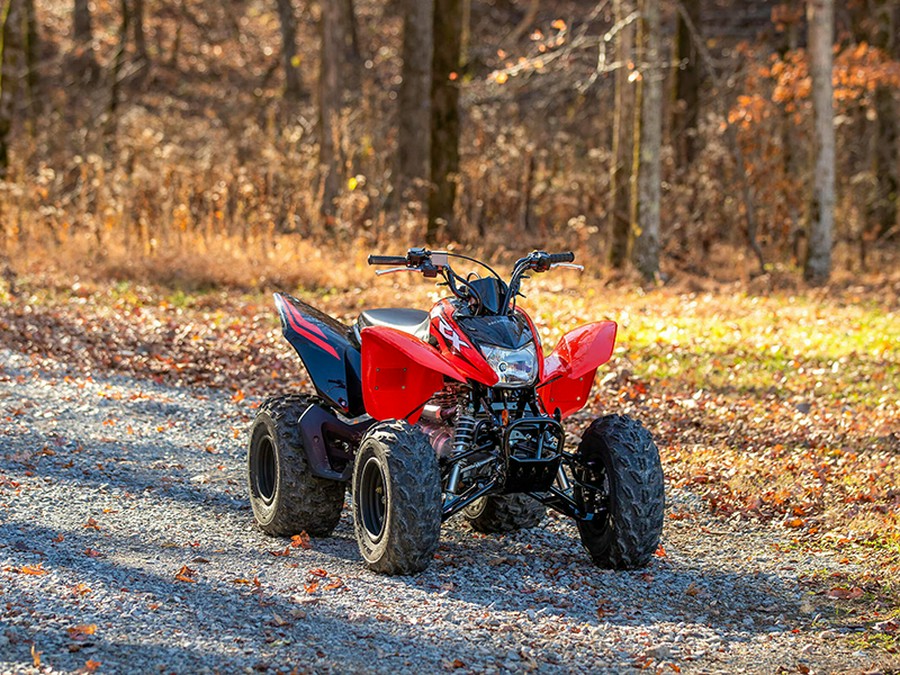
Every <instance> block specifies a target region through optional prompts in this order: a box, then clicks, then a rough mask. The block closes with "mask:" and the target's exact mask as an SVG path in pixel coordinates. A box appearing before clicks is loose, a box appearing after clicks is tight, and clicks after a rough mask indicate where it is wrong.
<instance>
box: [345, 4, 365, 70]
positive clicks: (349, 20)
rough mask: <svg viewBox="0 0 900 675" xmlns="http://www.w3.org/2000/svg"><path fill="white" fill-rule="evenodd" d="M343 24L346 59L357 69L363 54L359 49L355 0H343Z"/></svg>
mask: <svg viewBox="0 0 900 675" xmlns="http://www.w3.org/2000/svg"><path fill="white" fill-rule="evenodd" d="M341 24H342V33H343V35H344V40H343V44H344V61H345V62H346V63H347V64H349V65H352V66H353V67H354V70H355V66H356V65H357V64H358V63H359V61H360V59H361V57H362V54H361V52H360V50H359V31H358V30H356V10H355V9H354V8H353V0H341Z"/></svg>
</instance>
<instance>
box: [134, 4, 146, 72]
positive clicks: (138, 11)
mask: <svg viewBox="0 0 900 675" xmlns="http://www.w3.org/2000/svg"><path fill="white" fill-rule="evenodd" d="M132 1H133V2H134V6H133V8H132V19H133V20H134V25H133V29H132V31H133V33H134V50H135V54H136V56H137V59H138V61H140V62H141V63H142V64H146V63H148V62H149V60H150V57H149V56H148V54H147V34H146V32H145V31H144V17H145V16H146V13H147V12H146V9H145V6H144V0H132Z"/></svg>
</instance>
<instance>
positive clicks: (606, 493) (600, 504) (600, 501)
mask: <svg viewBox="0 0 900 675" xmlns="http://www.w3.org/2000/svg"><path fill="white" fill-rule="evenodd" d="M579 473H581V475H580V476H579V479H580V480H581V481H582V482H583V483H584V484H585V487H582V488H579V490H578V492H580V493H581V502H582V506H583V508H584V509H585V511H587V512H588V513H593V514H597V515H598V516H599V517H598V518H595V519H594V520H590V521H587V522H586V523H585V524H587V525H589V526H591V527H592V528H594V529H596V530H601V531H602V530H604V529H606V527H607V526H608V524H609V515H610V514H611V513H612V508H613V494H612V492H613V491H612V486H611V485H610V477H609V472H607V470H606V467H605V466H604V465H603V463H602V462H601V461H599V460H596V461H595V462H592V463H591V464H589V465H588V466H586V467H585V468H584V469H583V470H582V471H581V472H579ZM588 486H589V487H588Z"/></svg>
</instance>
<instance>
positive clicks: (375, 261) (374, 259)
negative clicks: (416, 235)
mask: <svg viewBox="0 0 900 675" xmlns="http://www.w3.org/2000/svg"><path fill="white" fill-rule="evenodd" d="M407 262H408V261H407V259H406V256H405V255H370V256H369V259H368V263H369V264H370V265H406V264H407Z"/></svg>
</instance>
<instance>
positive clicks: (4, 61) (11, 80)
mask: <svg viewBox="0 0 900 675" xmlns="http://www.w3.org/2000/svg"><path fill="white" fill-rule="evenodd" d="M24 18H25V17H24V8H23V7H22V2H21V1H20V0H0V178H5V177H6V173H7V171H8V169H9V136H10V132H11V131H12V125H13V113H14V108H15V100H16V86H15V84H16V81H17V80H18V79H19V78H18V75H19V70H20V67H21V62H22V44H21V36H22V21H23V19H24Z"/></svg>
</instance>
